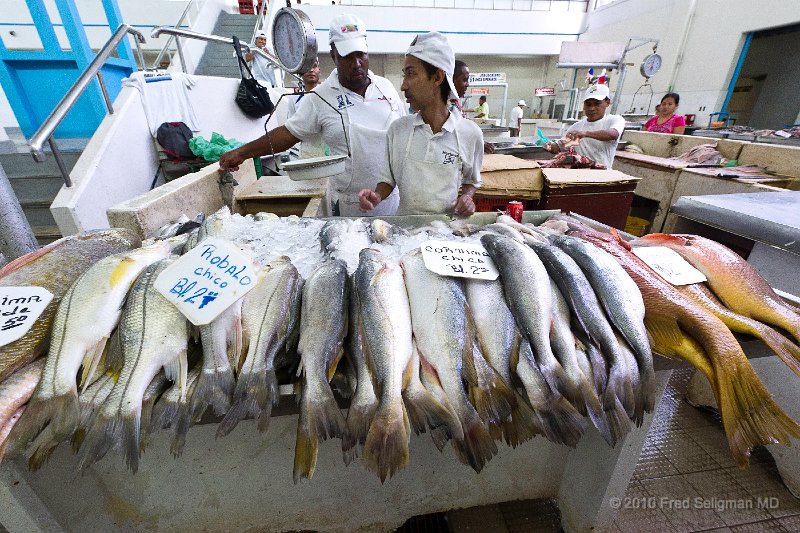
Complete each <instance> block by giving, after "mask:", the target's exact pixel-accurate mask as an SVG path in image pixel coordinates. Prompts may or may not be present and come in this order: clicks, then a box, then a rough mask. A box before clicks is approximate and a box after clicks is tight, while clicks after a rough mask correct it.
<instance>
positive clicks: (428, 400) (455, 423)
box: [403, 381, 463, 439]
mask: <svg viewBox="0 0 800 533" xmlns="http://www.w3.org/2000/svg"><path fill="white" fill-rule="evenodd" d="M409 385H410V386H408V387H406V388H405V389H404V390H403V401H404V403H405V406H406V412H407V414H408V418H409V420H410V421H411V425H412V426H413V428H414V432H415V433H417V434H420V433H424V432H425V428H426V426H427V427H430V428H431V429H436V428H442V429H443V431H444V437H446V439H451V438H462V435H463V432H462V429H461V422H459V420H458V418H457V417H456V416H455V415H454V414H453V412H452V411H451V410H450V409H448V408H447V407H446V406H444V405H442V403H441V402H439V400H438V399H436V397H435V396H434V395H433V394H431V392H430V391H429V390H428V389H426V388H425V387H424V386H423V385H422V383H421V382H420V381H416V382H412V383H411V384H409Z"/></svg>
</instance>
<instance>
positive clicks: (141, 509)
mask: <svg viewBox="0 0 800 533" xmlns="http://www.w3.org/2000/svg"><path fill="white" fill-rule="evenodd" d="M553 213H554V212H553V211H549V212H547V211H542V212H526V213H525V214H524V217H525V219H524V220H525V221H531V222H535V223H541V222H542V221H543V220H545V219H546V218H547V217H548V216H550V215H552V214H553ZM579 218H581V217H579ZM494 219H495V215H494V214H493V213H478V214H476V215H473V217H471V219H469V220H468V222H471V223H474V224H478V225H484V224H488V223H490V222H492V221H494ZM388 220H389V221H392V222H395V223H397V224H399V225H405V226H410V227H413V226H415V225H418V224H430V222H431V221H432V220H446V217H444V216H441V217H396V219H395V220H392V219H391V218H390V219H388ZM583 220H584V221H585V222H588V223H591V221H589V220H588V219H585V218H584V219H583ZM672 365H673V363H671V362H667V361H666V360H662V359H660V358H657V361H656V370H657V372H656V388H655V389H656V395H655V399H656V405H657V404H658V402H659V401H660V399H661V396H662V394H663V392H664V389H665V387H666V383H667V381H668V380H669V376H670V374H671V370H670V368H672ZM280 392H281V403H280V405H279V406H278V407H276V408H275V409H274V411H273V416H272V418H271V421H270V425H269V428H268V430H267V431H266V433H261V432H259V431H258V429H257V423H256V421H254V420H243V421H242V422H240V423H239V425H238V426H237V427H236V428H235V429H234V430H233V431H232V432H231V433H230V434H229V435H227V436H225V437H220V438H217V437H216V434H217V429H218V422H219V420H218V419H212V420H206V421H204V422H201V423H199V424H196V425H194V426H192V427H191V428H190V429H189V430H188V434H187V436H186V446H185V448H184V451H183V453H182V455H180V457H177V458H176V457H173V455H172V453H171V451H170V449H171V441H172V439H173V432H172V431H170V430H162V431H157V432H155V433H153V434H152V435H151V436H150V437H148V445H147V447H146V449H145V450H144V453H143V455H142V458H141V460H140V461H139V467H138V472H137V473H136V474H133V473H131V472H130V471H129V470H128V469H127V467H126V465H125V461H124V458H123V454H122V453H121V452H119V451H113V450H112V451H110V452H109V453H108V455H107V456H106V457H105V458H104V459H102V460H100V461H98V462H96V463H94V464H92V465H90V466H88V467H87V468H86V469H85V470H84V471H83V472H81V471H80V470H79V459H80V458H79V456H77V455H75V454H73V452H72V450H71V449H70V446H69V445H68V444H66V443H62V444H61V445H59V446H58V447H57V448H56V449H55V451H54V452H53V454H52V456H50V458H49V460H48V461H47V462H45V463H44V464H43V466H42V467H41V468H40V469H39V470H38V471H36V472H30V471H29V470H28V468H27V464H26V461H25V460H24V458H19V459H14V460H6V461H4V462H2V463H0V525H2V526H3V527H5V528H6V529H7V530H8V531H11V532H12V533H16V532H23V531H25V532H27V531H61V530H69V531H73V530H74V531H111V530H121V529H133V530H157V531H176V532H177V531H187V530H210V531H214V530H227V531H231V530H246V529H257V530H263V531H286V530H317V531H356V530H359V531H391V530H394V529H395V528H397V527H399V526H400V525H402V524H403V523H404V522H405V521H406V520H407V519H409V518H411V517H413V516H416V515H421V514H428V513H433V512H443V511H448V510H453V509H459V508H467V507H473V506H479V505H488V504H494V503H499V502H504V501H513V500H525V499H536V498H554V499H556V500H557V503H558V506H559V509H560V512H561V517H562V526H563V528H564V530H565V531H567V532H588V531H602V530H603V529H605V527H607V526H609V525H610V524H611V523H612V522H613V519H614V515H615V513H616V509H615V508H614V506H613V505H611V504H610V502H612V501H613V499H614V498H622V497H624V494H625V491H626V489H627V486H628V483H629V481H630V479H631V477H632V475H633V471H634V469H635V467H636V463H637V460H638V458H639V455H640V453H641V450H642V447H643V444H644V440H645V437H646V435H647V433H648V430H649V428H650V424H651V423H652V420H653V413H649V414H646V415H645V416H644V420H643V424H642V425H641V426H640V427H638V428H637V427H635V426H633V425H632V429H631V431H630V432H629V433H628V434H627V435H626V436H625V437H624V438H623V439H622V440H621V441H620V442H618V443H617V445H616V446H615V447H614V448H612V447H610V446H609V445H608V444H607V443H606V442H605V440H604V439H603V437H602V436H601V435H600V433H599V432H598V431H597V430H596V429H595V428H594V427H593V426H592V425H591V424H589V425H588V427H587V428H586V431H585V433H584V435H583V436H582V438H581V439H580V441H579V442H578V444H577V446H576V447H575V448H570V447H568V446H565V445H558V444H554V443H552V442H551V441H549V440H547V439H545V438H544V437H541V436H537V437H535V438H533V439H531V440H529V441H527V442H524V443H522V444H520V445H518V446H517V447H516V448H511V447H510V446H506V445H505V444H503V443H502V442H498V443H497V447H498V453H497V455H496V456H494V457H493V458H492V460H491V461H489V462H488V463H486V464H485V466H484V467H483V468H482V470H481V471H480V473H475V471H473V470H472V469H471V468H469V467H468V466H465V465H464V464H462V463H461V462H459V460H458V458H457V457H456V453H455V452H454V450H453V448H452V447H451V446H446V447H445V448H444V450H443V451H442V452H439V451H438V450H437V448H436V446H434V445H433V442H431V437H430V436H429V435H428V434H421V435H412V436H411V439H410V453H409V463H408V465H407V466H406V467H405V468H403V469H401V470H400V471H398V472H396V473H394V475H393V476H392V477H391V478H390V479H388V480H386V482H385V483H381V481H380V480H379V479H378V477H377V476H376V475H375V473H374V472H371V471H369V470H368V469H367V468H366V467H365V465H364V462H363V461H361V460H360V459H358V460H355V461H353V462H352V463H351V464H350V465H349V466H345V464H344V462H343V456H342V443H341V441H340V440H339V439H331V440H327V441H324V442H321V443H320V445H319V452H318V456H317V460H316V466H315V469H314V474H313V478H312V479H311V480H302V481H301V482H299V483H297V484H295V483H294V481H293V464H294V463H295V442H296V434H297V430H298V414H297V413H298V408H297V406H296V403H295V398H294V396H293V394H292V388H291V386H290V385H281V387H280Z"/></svg>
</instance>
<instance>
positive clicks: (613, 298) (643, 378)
mask: <svg viewBox="0 0 800 533" xmlns="http://www.w3.org/2000/svg"><path fill="white" fill-rule="evenodd" d="M552 240H553V244H555V245H556V246H558V247H559V248H561V249H562V250H564V251H565V252H566V253H567V254H568V255H569V256H570V257H572V258H573V259H574V260H575V262H576V263H578V265H579V266H580V267H581V269H582V270H583V272H584V274H586V277H587V278H588V279H589V282H590V283H591V284H592V287H593V288H594V290H595V293H597V296H598V299H599V300H600V303H601V304H602V305H603V309H605V311H606V314H607V315H608V317H609V319H610V320H611V323H612V324H613V325H614V326H615V327H616V329H617V331H619V332H620V333H621V334H622V336H623V337H624V339H625V340H626V341H627V342H628V344H629V345H630V347H631V348H632V349H633V354H634V355H635V356H636V365H637V366H636V368H637V369H638V372H639V381H640V382H641V395H640V397H638V398H637V402H636V408H635V414H634V421H635V422H636V425H641V424H642V420H643V417H644V412H648V413H649V412H651V411H652V410H653V407H654V405H655V394H656V383H655V371H654V370H653V353H652V351H651V350H650V340H649V339H648V337H647V330H646V329H645V327H644V313H645V309H644V300H643V299H642V293H641V292H640V291H639V287H638V286H637V285H636V283H635V282H634V281H633V279H631V277H630V276H629V275H628V273H627V272H625V269H623V268H622V266H621V265H620V264H619V263H618V262H617V261H616V260H615V259H614V258H613V257H612V256H611V255H610V254H609V253H607V252H605V251H603V250H601V249H600V248H598V247H596V246H594V245H593V244H591V243H589V242H586V241H584V240H582V239H579V238H577V237H568V236H560V237H554V238H553V239H552Z"/></svg>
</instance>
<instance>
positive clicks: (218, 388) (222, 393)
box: [191, 367, 235, 418]
mask: <svg viewBox="0 0 800 533" xmlns="http://www.w3.org/2000/svg"><path fill="white" fill-rule="evenodd" d="M234 384H235V381H234V378H233V371H232V370H231V369H230V367H228V368H221V367H215V368H204V369H203V370H202V371H201V372H200V375H199V376H198V377H197V383H196V384H195V386H194V391H193V392H192V399H191V406H192V416H193V417H195V418H198V417H200V416H202V415H203V413H204V412H205V411H206V409H207V408H208V407H209V406H211V407H212V408H213V410H214V414H215V415H217V416H223V415H224V414H225V413H227V412H228V409H229V408H230V406H231V397H232V395H233V387H234Z"/></svg>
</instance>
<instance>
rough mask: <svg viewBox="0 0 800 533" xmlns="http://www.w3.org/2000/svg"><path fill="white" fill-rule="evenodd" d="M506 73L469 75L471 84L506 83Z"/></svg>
mask: <svg viewBox="0 0 800 533" xmlns="http://www.w3.org/2000/svg"><path fill="white" fill-rule="evenodd" d="M505 82H506V73H505V72H482V73H477V74H470V75H469V83H470V85H472V84H473V83H505Z"/></svg>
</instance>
